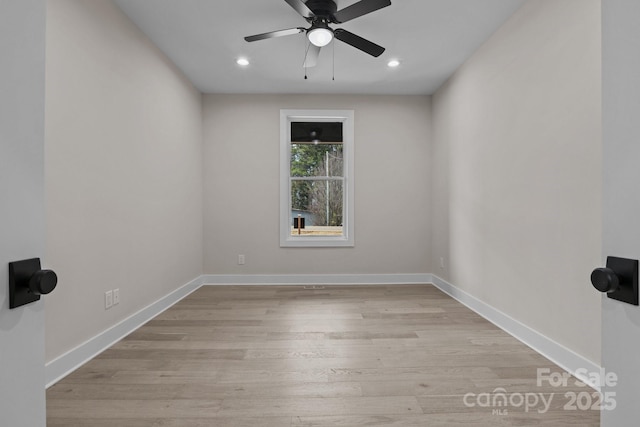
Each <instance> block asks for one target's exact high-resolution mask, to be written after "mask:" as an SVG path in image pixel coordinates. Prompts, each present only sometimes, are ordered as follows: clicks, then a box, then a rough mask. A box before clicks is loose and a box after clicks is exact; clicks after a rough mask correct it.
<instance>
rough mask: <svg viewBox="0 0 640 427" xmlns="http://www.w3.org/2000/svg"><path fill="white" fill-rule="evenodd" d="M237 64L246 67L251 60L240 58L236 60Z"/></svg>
mask: <svg viewBox="0 0 640 427" xmlns="http://www.w3.org/2000/svg"><path fill="white" fill-rule="evenodd" d="M236 64H238V65H240V66H241V67H246V66H247V65H249V60H248V59H247V58H238V59H237V60H236Z"/></svg>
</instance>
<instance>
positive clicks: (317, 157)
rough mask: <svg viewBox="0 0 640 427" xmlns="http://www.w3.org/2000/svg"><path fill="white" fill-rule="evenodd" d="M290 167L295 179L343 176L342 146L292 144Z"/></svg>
mask: <svg viewBox="0 0 640 427" xmlns="http://www.w3.org/2000/svg"><path fill="white" fill-rule="evenodd" d="M290 166H291V176H294V177H312V176H343V173H344V172H343V170H344V169H343V167H344V166H343V147H342V144H317V145H316V144H291V163H290ZM327 167H328V168H327Z"/></svg>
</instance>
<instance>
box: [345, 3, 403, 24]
mask: <svg viewBox="0 0 640 427" xmlns="http://www.w3.org/2000/svg"><path fill="white" fill-rule="evenodd" d="M387 6H391V0H361V1H359V2H358V3H354V4H352V5H351V6H347V7H345V8H344V9H342V10H339V11H337V12H336V13H334V14H333V20H334V22H335V23H336V24H342V23H343V22H347V21H350V20H352V19H355V18H358V17H360V16H362V15H366V14H367V13H371V12H375V11H376V10H378V9H382V8H383V7H387Z"/></svg>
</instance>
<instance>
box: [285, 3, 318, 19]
mask: <svg viewBox="0 0 640 427" xmlns="http://www.w3.org/2000/svg"><path fill="white" fill-rule="evenodd" d="M284 1H286V2H287V3H289V6H291V7H292V8H294V9H295V10H296V12H298V13H299V14H300V15H302V16H303V17H304V18H306V19H309V18H313V17H315V16H316V15H315V14H314V13H313V12H312V11H311V9H309V8H308V7H307V5H306V4H304V2H303V1H302V0H284Z"/></svg>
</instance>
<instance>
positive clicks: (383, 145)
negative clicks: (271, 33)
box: [203, 95, 431, 274]
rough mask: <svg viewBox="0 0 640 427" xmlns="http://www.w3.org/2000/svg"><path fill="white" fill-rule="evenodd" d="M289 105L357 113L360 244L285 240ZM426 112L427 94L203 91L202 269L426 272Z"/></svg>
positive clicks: (357, 228) (428, 130)
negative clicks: (283, 157) (282, 161)
mask: <svg viewBox="0 0 640 427" xmlns="http://www.w3.org/2000/svg"><path fill="white" fill-rule="evenodd" d="M288 108H300V109H304V108H306V109H351V110H354V111H355V135H356V138H355V215H356V218H355V247H354V248H320V249H318V248H280V246H279V245H280V240H279V234H278V233H279V230H278V224H279V220H278V214H279V171H280V166H279V141H280V140H279V138H280V129H279V126H280V125H279V117H280V109H288ZM430 115H431V111H430V98H429V97H426V96H332V95H326V96H317V95H310V96H296V95H287V96H275V95H273V96H272V95H206V96H205V97H204V113H203V117H204V118H203V120H204V145H205V149H204V150H205V151H204V170H205V184H204V188H205V191H204V221H205V225H204V248H205V263H204V269H205V272H206V273H217V274H303V273H308V274H320V273H342V274H345V273H346V274H359V273H383V274H393V273H428V272H430V271H431V266H430V265H429V259H430V252H429V250H430V244H429V242H430V239H431V237H430V231H429V229H430V219H429V212H430V186H429V185H428V182H429V180H430V177H431V171H430V168H429V165H430V158H431V155H430V143H431V141H430V134H431V126H430ZM256 212H259V214H258V215H257V216H256ZM407 212H409V213H411V215H410V216H409V215H407ZM409 217H411V218H412V219H413V220H414V221H415V222H414V223H413V224H409ZM238 254H245V255H246V264H245V265H243V266H239V265H237V259H238Z"/></svg>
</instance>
